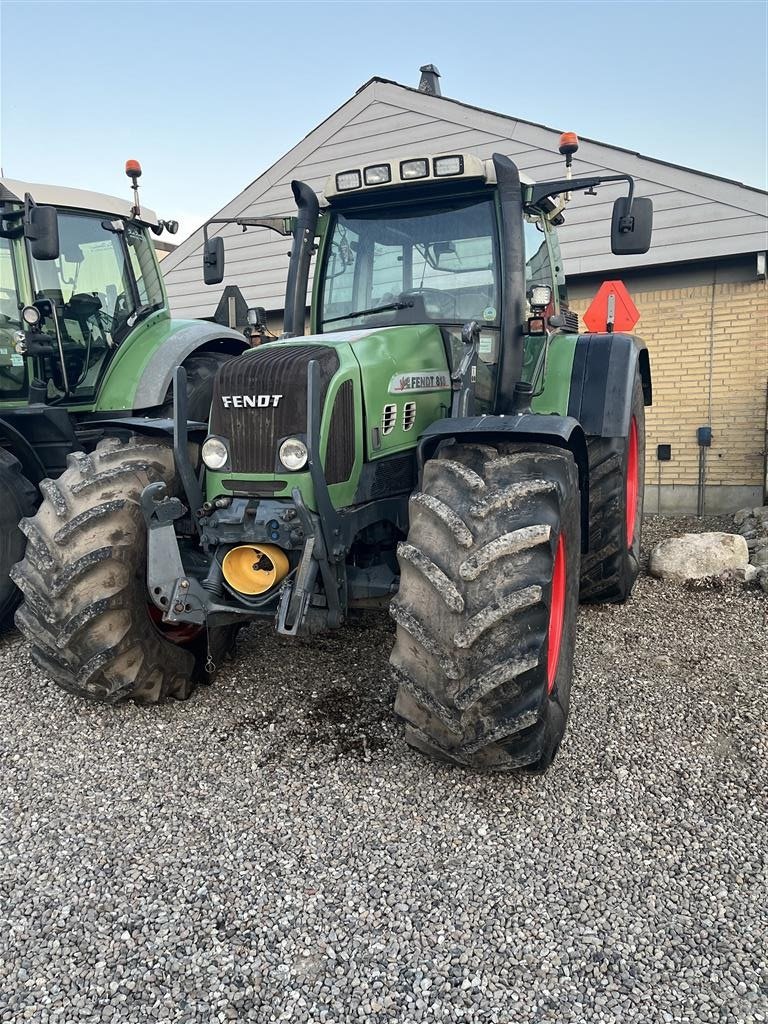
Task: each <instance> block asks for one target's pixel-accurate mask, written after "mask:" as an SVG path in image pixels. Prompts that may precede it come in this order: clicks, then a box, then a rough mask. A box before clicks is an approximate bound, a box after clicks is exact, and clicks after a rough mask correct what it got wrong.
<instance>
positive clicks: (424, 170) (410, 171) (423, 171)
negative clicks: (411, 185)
mask: <svg viewBox="0 0 768 1024" xmlns="http://www.w3.org/2000/svg"><path fill="white" fill-rule="evenodd" d="M400 177H401V178H402V179H403V181H414V180H416V179H417V178H428V177H429V160H403V162H402V163H401V164H400Z"/></svg>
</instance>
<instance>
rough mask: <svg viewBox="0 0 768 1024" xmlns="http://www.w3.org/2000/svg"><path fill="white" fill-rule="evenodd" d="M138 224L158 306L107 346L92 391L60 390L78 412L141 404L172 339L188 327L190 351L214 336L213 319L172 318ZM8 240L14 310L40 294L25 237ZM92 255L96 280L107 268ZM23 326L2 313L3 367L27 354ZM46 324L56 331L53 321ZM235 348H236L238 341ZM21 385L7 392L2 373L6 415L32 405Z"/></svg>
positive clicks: (60, 398) (5, 257) (6, 267)
mask: <svg viewBox="0 0 768 1024" xmlns="http://www.w3.org/2000/svg"><path fill="white" fill-rule="evenodd" d="M62 212H63V213H70V214H77V215H82V216H83V217H84V218H86V217H89V218H92V219H94V220H98V219H99V217H100V216H102V215H100V214H97V213H95V212H94V211H60V213H62ZM60 219H61V218H60ZM133 230H134V231H135V233H136V235H137V236H138V235H141V236H142V239H143V242H142V245H143V250H142V251H143V258H144V261H145V262H144V266H143V267H142V271H143V272H144V273H145V274H146V275H147V277H149V276H150V275H151V279H152V288H153V289H154V292H153V295H152V299H154V300H155V301H153V303H152V304H153V305H154V306H156V307H157V308H155V309H154V310H153V311H152V312H150V313H149V314H148V315H146V314H145V315H144V317H143V318H141V319H139V320H138V322H137V324H136V325H135V326H134V327H133V328H131V329H130V330H128V331H127V333H123V334H122V336H121V337H120V339H119V343H118V344H116V345H115V346H114V347H112V348H110V349H109V350H107V351H105V352H104V354H103V356H102V357H101V365H100V367H99V373H98V376H97V377H96V380H95V383H94V386H90V387H89V388H88V390H87V392H86V393H81V394H71V395H70V396H69V397H65V396H64V395H63V394H58V395H56V396H55V397H53V398H52V402H53V404H56V405H64V406H66V408H68V409H69V410H71V411H72V412H73V413H76V414H77V415H82V414H89V413H94V412H96V413H104V412H131V411H136V410H138V409H139V408H140V407H141V406H144V405H145V403H137V401H136V393H137V389H138V388H139V384H140V382H141V380H142V377H143V375H144V374H145V372H149V374H150V375H151V374H152V373H153V372H154V370H155V368H154V367H152V368H150V363H151V361H152V358H153V356H155V355H156V354H157V353H158V352H159V351H160V350H162V349H163V347H164V346H166V345H168V344H169V342H171V341H172V339H173V338H174V337H176V336H177V335H178V334H179V333H180V332H181V331H185V332H186V340H187V342H188V344H187V345H186V347H185V351H184V357H186V355H188V354H190V352H191V351H192V350H194V348H195V344H196V343H195V336H196V335H199V344H200V345H203V344H205V343H206V342H207V341H210V340H211V329H210V328H211V325H210V324H206V323H202V322H201V321H195V320H176V319H172V317H171V314H170V310H169V308H168V295H167V292H166V290H165V285H164V282H163V279H162V275H161V273H160V270H159V266H158V262H157V257H156V255H155V251H154V246H153V245H152V240H151V236H150V234H149V230H148V229H147V227H145V226H137V227H135V228H134V229H133ZM3 243H4V248H3V250H2V252H0V258H1V259H0V271H2V275H1V277H2V280H1V281H0V285H1V286H2V290H3V296H4V298H5V303H6V305H5V306H4V309H3V312H6V310H7V311H8V312H10V309H11V308H12V307H13V306H14V305H15V306H16V307H17V308H19V307H21V306H26V305H31V304H32V303H33V302H34V300H35V294H34V289H33V282H32V272H31V265H30V258H29V253H28V249H27V246H26V243H25V240H24V238H21V237H19V238H12V239H4V240H3ZM89 259H90V263H89V270H90V280H91V282H93V281H94V280H96V279H97V278H99V272H100V269H102V268H101V264H100V263H99V261H98V254H97V255H96V256H93V255H92V256H90V257H89ZM103 262H104V267H103V275H104V280H105V281H106V280H109V273H108V271H109V267H108V260H107V259H106V258H105V259H104V261H103ZM126 265H127V266H128V265H129V261H128V260H126ZM134 270H135V268H134ZM94 274H95V277H94ZM87 287H90V285H89V286H87ZM95 287H98V286H95ZM4 320H5V323H4V322H3V321H4ZM22 326H23V325H21V324H19V323H17V324H13V323H11V322H8V321H7V319H6V318H5V317H3V318H0V373H1V371H2V367H3V366H8V367H9V368H15V367H18V366H19V364H20V362H21V359H22V357H21V356H19V355H16V354H15V349H14V345H15V342H16V334H17V332H18V331H19V330H20V328H21V327H22ZM46 329H47V330H48V331H49V333H50V334H53V330H52V327H51V326H50V324H49V325H48V326H47V328H46ZM219 333H220V335H221V337H222V338H227V339H229V341H230V344H231V343H232V342H234V341H236V340H237V341H241V342H242V344H243V346H244V345H245V342H244V340H243V339H242V336H241V335H240V334H238V333H236V332H235V331H232V330H229V329H228V328H221V329H220V331H219ZM234 350H235V351H236V350H237V347H235V349H234ZM89 351H90V350H89ZM94 365H95V364H94ZM94 376H95V374H94ZM15 390H16V393H15V394H13V395H12V396H10V397H9V395H7V394H5V393H4V390H3V384H2V377H1V376H0V415H1V414H2V413H3V411H5V412H6V413H8V412H10V411H12V410H14V409H19V408H23V407H24V406H26V405H27V397H26V394H20V393H19V389H18V388H16V389H15ZM161 400H162V399H161Z"/></svg>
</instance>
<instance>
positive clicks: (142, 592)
mask: <svg viewBox="0 0 768 1024" xmlns="http://www.w3.org/2000/svg"><path fill="white" fill-rule="evenodd" d="M155 481H163V482H164V483H165V484H166V485H167V487H168V491H169V493H171V494H177V493H178V492H179V485H178V481H177V478H176V472H175V467H174V463H173V453H172V451H171V449H170V448H169V447H168V446H167V445H163V444H159V443H156V442H155V441H153V440H150V439H148V438H143V437H133V438H131V440H130V441H129V442H127V443H124V442H121V441H119V440H117V439H114V438H109V439H107V440H106V441H103V442H101V444H100V445H99V446H98V447H97V449H96V450H95V451H94V452H93V453H92V454H90V455H86V454H83V453H75V454H73V455H70V456H69V459H68V464H67V469H66V470H65V471H64V473H63V474H62V475H61V476H60V477H59V478H58V479H57V480H44V481H43V483H42V484H41V490H42V492H43V503H42V505H41V506H40V509H39V511H38V513H37V515H35V516H33V517H32V518H28V519H25V520H23V521H22V524H21V529H22V531H23V532H24V534H25V535H26V538H27V548H26V554H25V557H24V559H23V561H22V562H20V563H19V565H17V566H16V567H15V568H14V570H13V573H12V576H13V579H14V581H15V582H16V585H17V586H18V587H19V589H20V590H21V591H22V593H23V595H24V602H23V604H22V605H21V607H20V608H19V609H18V611H17V612H16V624H17V626H18V627H19V629H20V630H21V632H22V633H23V634H24V636H25V637H26V638H27V639H28V640H29V643H30V645H31V654H32V659H33V661H34V662H35V663H36V664H37V665H39V666H40V667H41V668H42V669H43V670H44V671H46V672H47V673H48V674H49V675H50V676H51V678H52V679H53V680H54V682H56V683H57V684H58V685H59V686H61V687H62V689H64V690H67V691H68V692H70V693H74V694H76V695H77V696H79V697H85V698H88V699H89V700H94V701H100V702H102V703H108V704H112V703H115V702H117V701H120V700H122V699H125V698H132V699H133V700H134V701H136V702H137V703H141V704H154V703H157V702H158V701H160V700H163V699H164V698H165V697H175V698H177V699H180V700H183V699H186V698H187V697H189V696H190V695H191V694H192V692H193V691H194V689H195V687H196V685H197V683H199V682H210V681H211V679H212V676H213V674H214V672H215V667H218V666H219V665H220V663H221V660H222V657H223V656H224V654H225V653H226V652H227V651H228V648H229V647H230V646H231V644H232V642H233V640H234V631H233V630H232V629H231V628H229V627H223V628H219V629H213V630H211V631H210V648H209V637H208V635H207V633H206V630H205V629H199V630H194V629H192V630H190V629H188V628H186V627H185V628H182V629H179V630H166V629H165V628H164V627H162V626H161V625H159V624H157V623H156V621H155V618H153V616H152V614H151V612H150V603H149V600H148V595H147V584H146V558H147V530H146V525H145V522H144V518H143V516H142V512H141V507H140V504H139V500H140V496H141V492H142V490H143V489H144V487H146V486H147V484H149V483H153V482H155ZM209 650H210V654H211V658H212V662H213V663H214V666H215V667H214V669H213V670H212V671H210V672H209V671H207V670H206V661H207V656H208V653H209ZM209 666H210V662H209Z"/></svg>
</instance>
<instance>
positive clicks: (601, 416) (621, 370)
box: [568, 334, 653, 437]
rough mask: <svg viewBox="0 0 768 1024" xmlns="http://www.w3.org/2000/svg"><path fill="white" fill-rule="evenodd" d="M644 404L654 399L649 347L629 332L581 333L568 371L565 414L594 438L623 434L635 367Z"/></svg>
mask: <svg viewBox="0 0 768 1024" xmlns="http://www.w3.org/2000/svg"><path fill="white" fill-rule="evenodd" d="M636 367H637V368H639V370H640V379H641V381H642V385H643V398H644V401H645V404H646V405H651V403H652V400H653V387H652V382H651V362H650V358H649V355H648V349H647V348H646V347H645V344H644V342H643V341H641V339H640V338H636V337H635V336H634V335H632V334H580V335H579V338H578V340H577V342H576V349H575V352H574V358H573V368H572V371H571V388H570V397H569V400H568V416H569V417H573V419H575V420H578V421H579V423H580V424H581V426H582V427H583V429H584V433H585V434H587V435H588V436H593V437H626V436H627V434H628V433H629V420H630V416H631V409H632V388H633V385H634V380H635V368H636Z"/></svg>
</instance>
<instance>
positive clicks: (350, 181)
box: [336, 171, 363, 192]
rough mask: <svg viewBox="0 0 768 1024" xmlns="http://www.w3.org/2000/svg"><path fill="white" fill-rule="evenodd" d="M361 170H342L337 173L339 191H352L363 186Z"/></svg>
mask: <svg viewBox="0 0 768 1024" xmlns="http://www.w3.org/2000/svg"><path fill="white" fill-rule="evenodd" d="M362 184H363V183H362V181H361V180H360V171H341V173H340V174H337V175H336V188H337V189H338V190H339V192H351V191H352V189H354V188H362Z"/></svg>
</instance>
